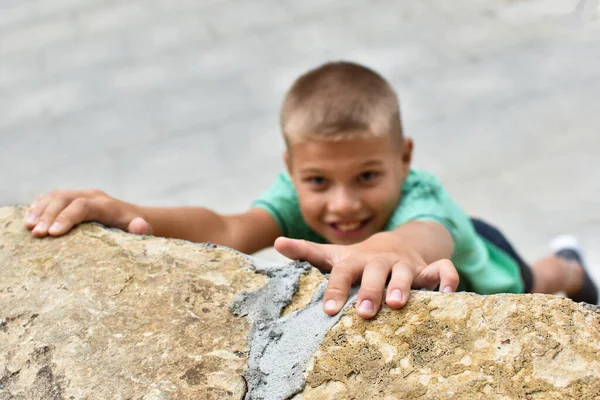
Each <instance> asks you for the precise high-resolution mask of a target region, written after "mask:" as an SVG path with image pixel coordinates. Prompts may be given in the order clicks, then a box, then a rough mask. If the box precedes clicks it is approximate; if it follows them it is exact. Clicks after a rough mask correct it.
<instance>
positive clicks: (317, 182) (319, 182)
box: [306, 176, 327, 188]
mask: <svg viewBox="0 0 600 400" xmlns="http://www.w3.org/2000/svg"><path fill="white" fill-rule="evenodd" d="M306 182H308V184H309V185H311V186H314V187H317V188H320V187H324V186H325V185H327V179H325V178H323V177H322V176H311V177H309V178H306Z"/></svg>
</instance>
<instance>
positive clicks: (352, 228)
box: [329, 218, 372, 236]
mask: <svg viewBox="0 0 600 400" xmlns="http://www.w3.org/2000/svg"><path fill="white" fill-rule="evenodd" d="M371 220H372V218H367V219H364V220H362V221H356V222H339V223H334V224H329V226H330V227H331V229H333V230H334V231H335V232H336V233H337V234H338V235H344V236H347V235H352V234H357V233H360V232H361V231H362V230H363V228H364V227H365V226H367V224H368V223H369V222H371Z"/></svg>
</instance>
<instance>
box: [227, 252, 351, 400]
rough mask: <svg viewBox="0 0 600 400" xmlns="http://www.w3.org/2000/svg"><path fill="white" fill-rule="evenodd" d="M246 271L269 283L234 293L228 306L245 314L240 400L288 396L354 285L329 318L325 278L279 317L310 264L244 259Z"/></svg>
mask: <svg viewBox="0 0 600 400" xmlns="http://www.w3.org/2000/svg"><path fill="white" fill-rule="evenodd" d="M250 261H251V264H252V269H253V270H254V271H255V272H257V273H261V274H264V275H266V276H268V277H269V278H270V279H269V282H268V283H267V284H266V285H265V286H263V287H262V288H260V289H258V290H256V291H254V292H246V293H242V294H240V295H239V296H238V297H237V298H236V299H235V300H234V301H233V303H232V304H231V306H230V308H231V311H232V312H233V313H234V314H235V315H238V316H248V319H249V320H250V323H251V327H250V333H249V335H248V345H249V348H250V350H249V356H248V366H247V367H248V368H247V370H246V372H245V373H244V378H245V379H246V382H247V384H248V391H247V392H246V397H245V399H246V400H259V399H260V400H280V399H288V398H290V397H292V396H293V395H294V394H296V393H298V392H300V391H301V390H302V389H303V388H304V384H305V376H304V372H305V371H306V366H307V364H308V362H309V360H310V358H311V357H312V355H313V354H314V352H315V351H316V350H317V347H318V346H319V344H320V343H321V341H322V340H323V338H324V337H325V335H326V334H327V332H329V330H330V329H331V328H332V327H333V325H335V324H336V323H337V322H338V321H339V319H340V318H341V316H342V315H343V311H344V310H345V309H346V308H347V307H348V306H349V305H350V304H352V303H353V301H354V300H355V298H356V294H357V292H358V289H357V288H355V289H353V290H352V292H351V294H350V296H349V299H348V302H347V303H346V305H345V307H344V309H343V310H342V311H340V312H339V313H338V314H337V315H335V316H333V317H330V316H328V315H327V314H325V312H324V311H323V308H322V307H323V295H324V293H325V288H326V286H327V282H323V283H322V284H321V285H320V286H319V287H318V289H317V291H316V293H315V295H314V296H313V298H312V299H311V302H310V304H309V305H308V306H306V307H305V308H303V309H301V310H298V311H295V312H293V313H291V314H288V315H286V316H285V317H280V315H281V311H282V310H283V308H284V307H285V306H286V305H288V304H289V303H291V301H292V297H293V296H294V294H295V293H296V291H297V289H298V283H299V280H300V276H301V275H302V274H304V273H306V272H308V271H309V270H310V268H311V266H310V264H308V263H299V262H293V263H291V264H289V265H275V264H270V263H268V262H264V261H260V260H257V259H252V258H250Z"/></svg>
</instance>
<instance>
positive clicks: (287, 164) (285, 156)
mask: <svg viewBox="0 0 600 400" xmlns="http://www.w3.org/2000/svg"><path fill="white" fill-rule="evenodd" d="M283 162H284V163H285V167H286V168H287V172H288V174H289V175H290V176H292V160H291V157H290V153H288V151H287V150H285V151H284V152H283Z"/></svg>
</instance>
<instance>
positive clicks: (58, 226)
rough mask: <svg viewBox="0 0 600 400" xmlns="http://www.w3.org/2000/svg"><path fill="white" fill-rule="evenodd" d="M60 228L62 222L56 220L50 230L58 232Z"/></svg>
mask: <svg viewBox="0 0 600 400" xmlns="http://www.w3.org/2000/svg"><path fill="white" fill-rule="evenodd" d="M59 229H60V224H59V223H58V222H55V223H53V224H52V226H51V227H50V232H52V233H55V232H58V230H59Z"/></svg>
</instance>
